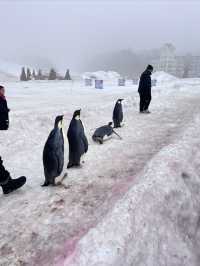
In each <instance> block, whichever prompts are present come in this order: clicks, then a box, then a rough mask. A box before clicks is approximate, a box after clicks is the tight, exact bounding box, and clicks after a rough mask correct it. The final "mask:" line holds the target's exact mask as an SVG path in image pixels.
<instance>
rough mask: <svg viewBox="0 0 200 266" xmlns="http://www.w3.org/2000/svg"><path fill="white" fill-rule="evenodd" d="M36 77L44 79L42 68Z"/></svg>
mask: <svg viewBox="0 0 200 266" xmlns="http://www.w3.org/2000/svg"><path fill="white" fill-rule="evenodd" d="M36 79H37V80H42V79H43V76H42V70H41V69H39V70H38V74H37V76H36Z"/></svg>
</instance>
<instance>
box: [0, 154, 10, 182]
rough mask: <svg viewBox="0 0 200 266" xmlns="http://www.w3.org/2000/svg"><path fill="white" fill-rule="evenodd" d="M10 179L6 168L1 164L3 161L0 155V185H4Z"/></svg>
mask: <svg viewBox="0 0 200 266" xmlns="http://www.w3.org/2000/svg"><path fill="white" fill-rule="evenodd" d="M9 179H10V173H9V172H8V171H6V169H5V168H4V166H3V161H2V159H1V157H0V185H4V184H6V183H7V182H8V180H9Z"/></svg>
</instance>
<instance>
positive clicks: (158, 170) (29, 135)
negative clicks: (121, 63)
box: [0, 73, 200, 266]
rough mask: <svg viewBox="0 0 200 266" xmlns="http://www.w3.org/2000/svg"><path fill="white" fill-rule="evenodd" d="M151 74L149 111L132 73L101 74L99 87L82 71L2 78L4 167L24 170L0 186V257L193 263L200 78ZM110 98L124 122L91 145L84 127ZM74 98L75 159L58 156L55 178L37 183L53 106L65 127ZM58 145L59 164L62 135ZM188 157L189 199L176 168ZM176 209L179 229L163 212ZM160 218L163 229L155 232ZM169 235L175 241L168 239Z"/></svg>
mask: <svg viewBox="0 0 200 266" xmlns="http://www.w3.org/2000/svg"><path fill="white" fill-rule="evenodd" d="M156 75H157V76H156V77H157V78H158V79H159V82H158V86H157V87H155V88H153V93H152V94H153V101H152V104H151V111H152V114H151V115H141V114H139V113H138V100H139V99H138V93H137V87H136V86H134V85H132V84H131V82H128V83H127V86H126V87H117V85H116V81H115V80H113V82H110V81H109V82H108V83H105V86H104V87H105V89H104V90H95V89H94V88H88V87H87V88H86V87H85V86H84V84H83V82H82V81H76V82H73V81H52V82H51V81H30V82H5V83H4V85H5V87H6V88H7V99H8V104H9V108H10V109H11V113H10V119H11V126H10V129H9V131H8V132H0V143H1V145H0V154H1V156H2V158H3V159H4V164H5V166H6V168H7V169H9V171H10V172H11V175H12V176H13V177H17V176H20V175H26V176H27V184H26V186H24V187H23V188H22V189H21V190H18V191H16V192H15V193H13V194H10V195H8V196H4V195H2V194H1V195H0V216H1V217H2V219H0V238H1V242H0V265H3V266H7V265H9V266H10V265H29V266H32V265H34V266H35V265H38V266H40V265H41V266H46V265H47V266H50V265H57V266H58V265H59V266H61V265H70V266H72V265H76V266H77V265H79V266H85V265H87V266H91V265H92V266H93V265H95V266H104V265H105V266H107V265H113V266H122V265H123V266H124V265H159V266H160V265H176V266H177V265H195V266H196V265H198V260H197V258H198V256H199V254H198V250H199V244H200V242H199V238H195V236H194V235H195V233H193V231H194V228H193V223H195V222H193V221H194V220H195V221H196V220H198V213H199V211H200V208H199V207H198V206H200V205H199V204H197V203H198V202H199V198H198V197H197V195H198V192H199V191H200V181H199V172H198V171H197V170H200V167H199V163H198V160H197V158H198V159H199V158H200V154H199V150H198V148H199V144H198V143H199V134H198V133H199V128H200V127H199V125H200V105H199V102H200V79H185V80H179V79H174V78H173V77H172V78H171V79H170V78H169V76H167V77H166V75H165V74H164V73H160V74H156ZM118 98H124V99H125V101H124V126H123V127H122V128H120V129H118V130H117V132H118V134H120V135H121V136H122V140H119V139H118V138H117V137H116V136H113V137H112V139H111V140H108V141H106V142H105V144H104V145H98V144H96V143H94V142H93V141H92V139H91V136H92V133H93V131H94V129H95V128H96V127H98V126H101V125H104V124H107V123H108V122H109V121H111V118H112V110H113V108H114V104H115V101H116V100H117V99H118ZM77 108H81V109H82V121H83V123H84V126H85V130H86V134H87V136H88V140H89V151H88V153H87V154H86V155H85V157H84V158H83V162H84V163H83V167H82V168H81V169H70V170H67V169H66V165H65V167H64V172H67V173H68V177H67V178H66V179H65V180H64V182H63V185H62V186H59V187H47V188H42V187H41V186H40V185H41V184H42V183H43V181H44V175H43V165H42V151H43V147H44V144H45V141H46V138H47V137H48V134H49V132H50V130H51V129H52V127H53V124H54V119H55V116H56V115H59V114H64V115H65V125H64V127H65V132H67V128H68V125H69V122H70V119H71V117H72V114H73V111H74V110H75V109H77ZM65 151H66V154H65V161H66V164H67V157H68V145H67V143H65ZM195 155H196V156H195ZM178 162H179V164H178ZM186 162H187V164H188V165H187V167H186V169H182V167H183V166H184V165H185V163H186ZM176 163H177V165H176ZM190 163H191V164H190ZM166 164H169V165H172V167H171V168H170V167H168V168H167V167H166ZM189 167H191V175H192V176H194V177H193V178H194V179H192V178H191V179H190V180H192V181H191V182H192V183H195V186H194V187H195V188H196V190H195V191H194V192H193V199H192V200H193V201H194V202H193V201H191V195H190V194H189V192H188V191H187V186H186V185H185V186H184V184H183V183H182V182H181V181H178V180H179V179H178V178H179V177H178V176H177V171H179V172H181V171H184V172H185V171H186V170H188V169H189ZM179 168H180V169H179ZM176 170H177V171H176ZM186 179H187V178H186ZM174 180H175V181H174ZM186 182H187V181H186ZM154 185H155V186H154ZM189 186H190V184H189ZM192 188H193V187H192ZM176 192H177V194H176ZM165 193H166V194H165ZM167 193H168V194H167ZM166 195H170V198H169V197H168V198H167V196H166ZM177 195H178V196H177ZM179 195H180V196H179ZM183 195H186V197H185V198H184V197H183ZM136 196H137V197H136ZM165 196H166V198H165ZM139 199H140V200H139ZM169 199H170V200H169ZM191 202H192V203H191ZM148 203H149V204H148ZM168 204H170V205H169V208H167V206H168ZM191 204H193V205H192V206H191ZM158 210H159V212H157V211H158ZM176 210H177V211H179V213H181V215H182V213H183V214H185V216H184V215H182V216H181V217H183V219H182V223H181V224H183V225H184V226H185V228H186V229H187V230H186V229H185V228H182V229H183V230H182V231H181V234H180V232H179V231H178V230H175V229H176V228H174V227H173V226H174V223H175V224H176V222H175V220H174V221H173V223H171V222H169V221H168V218H167V217H171V216H173V215H171V214H170V213H172V214H176ZM186 210H188V212H186ZM189 210H190V211H191V212H189ZM181 211H182V212H181ZM170 215H171V216H170ZM173 217H176V215H174V216H173ZM189 217H191V218H189ZM184 218H185V219H184ZM174 219H175V218H174ZM145 222H146V225H144V224H145ZM179 223H180V221H179ZM159 224H161V225H162V228H161V230H163V231H162V233H160V234H157V233H156V231H155V230H156V229H155V228H157V227H158V226H159ZM197 224H198V223H197ZM145 226H146V227H145ZM152 228H154V229H153V230H154V231H152ZM157 229H158V228H157ZM195 230H197V231H196V232H197V233H198V232H199V231H198V226H197V227H195ZM188 232H189V233H188ZM198 234H199V233H198ZM198 234H197V235H198ZM188 235H189V236H188ZM189 237H190V239H189V240H191V241H189V240H188V238H189ZM148 238H149V242H148ZM164 238H166V241H165V239H164ZM174 241H176V243H177V247H176V246H175V245H173V248H170V247H172V243H174ZM161 242H162V243H163V246H162V248H160V249H159V248H158V246H159V245H158V243H161ZM148 254H150V255H148ZM173 256H174V257H173ZM172 257H173V258H174V259H171V260H170V258H172ZM166 263H167V264H166ZM188 263H189V264H188Z"/></svg>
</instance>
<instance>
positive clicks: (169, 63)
mask: <svg viewBox="0 0 200 266" xmlns="http://www.w3.org/2000/svg"><path fill="white" fill-rule="evenodd" d="M152 64H153V65H154V67H155V69H156V70H158V71H165V72H167V73H169V74H172V75H174V76H177V77H180V78H183V77H185V78H186V77H188V78H194V77H200V56H193V55H184V56H177V55H176V48H175V47H174V46H173V45H172V44H170V43H166V44H165V45H164V46H163V47H162V48H161V49H160V57H159V58H158V59H156V60H154V61H153V62H152Z"/></svg>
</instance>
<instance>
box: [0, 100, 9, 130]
mask: <svg viewBox="0 0 200 266" xmlns="http://www.w3.org/2000/svg"><path fill="white" fill-rule="evenodd" d="M9 111H10V110H9V109H8V106H7V101H6V98H5V97H2V96H0V130H6V129H8V127H9V116H8V113H9Z"/></svg>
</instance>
